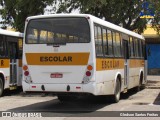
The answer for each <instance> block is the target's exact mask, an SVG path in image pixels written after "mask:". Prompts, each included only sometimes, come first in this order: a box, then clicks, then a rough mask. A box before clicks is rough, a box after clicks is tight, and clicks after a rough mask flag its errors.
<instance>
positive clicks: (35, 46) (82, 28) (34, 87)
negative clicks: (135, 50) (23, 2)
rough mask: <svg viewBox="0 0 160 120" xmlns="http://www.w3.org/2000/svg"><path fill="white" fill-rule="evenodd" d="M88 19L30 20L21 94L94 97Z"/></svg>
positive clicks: (35, 18) (93, 66)
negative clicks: (24, 92)
mask: <svg viewBox="0 0 160 120" xmlns="http://www.w3.org/2000/svg"><path fill="white" fill-rule="evenodd" d="M91 27H92V25H91V20H90V17H89V16H87V15H85V16H84V15H83V16H78V15H77V16H76V15H75V16H73V15H72V16H71V15H70V16H67V15H52V16H39V17H29V18H28V19H27V21H26V29H25V40H24V46H23V82H22V84H23V91H40V92H55V93H91V94H95V80H94V78H95V76H94V74H93V73H94V71H95V65H94V61H95V59H93V58H95V54H94V43H93V42H92V41H91V39H92V35H91V33H92V31H91Z"/></svg>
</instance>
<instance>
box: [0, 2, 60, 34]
mask: <svg viewBox="0 0 160 120" xmlns="http://www.w3.org/2000/svg"><path fill="white" fill-rule="evenodd" d="M56 1H57V0H0V3H1V6H2V9H1V10H0V14H1V15H2V21H1V24H2V28H4V29H5V28H6V26H7V25H10V26H12V27H13V28H14V29H15V30H17V31H20V32H23V31H24V25H25V20H26V18H27V17H28V16H33V15H40V14H44V8H45V7H46V6H47V5H51V4H52V3H53V2H56Z"/></svg>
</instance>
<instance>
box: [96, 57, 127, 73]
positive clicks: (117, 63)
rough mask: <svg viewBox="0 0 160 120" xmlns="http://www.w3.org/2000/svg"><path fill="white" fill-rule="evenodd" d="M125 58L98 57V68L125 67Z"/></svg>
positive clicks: (100, 69) (99, 69) (98, 69)
mask: <svg viewBox="0 0 160 120" xmlns="http://www.w3.org/2000/svg"><path fill="white" fill-rule="evenodd" d="M123 68H124V59H111V58H97V59H96V70H97V71H102V70H113V69H123Z"/></svg>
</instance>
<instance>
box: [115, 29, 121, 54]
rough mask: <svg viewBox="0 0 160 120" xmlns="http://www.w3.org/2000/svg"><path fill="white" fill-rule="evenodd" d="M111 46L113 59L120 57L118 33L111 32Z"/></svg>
mask: <svg viewBox="0 0 160 120" xmlns="http://www.w3.org/2000/svg"><path fill="white" fill-rule="evenodd" d="M113 44H114V55H115V57H121V56H122V55H121V37H120V34H119V33H118V32H113Z"/></svg>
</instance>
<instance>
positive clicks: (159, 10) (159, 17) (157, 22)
mask: <svg viewBox="0 0 160 120" xmlns="http://www.w3.org/2000/svg"><path fill="white" fill-rule="evenodd" d="M150 2H151V3H152V7H154V18H153V19H152V20H151V23H152V27H153V28H154V29H155V30H156V31H157V34H158V35H160V1H159V0H150Z"/></svg>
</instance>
